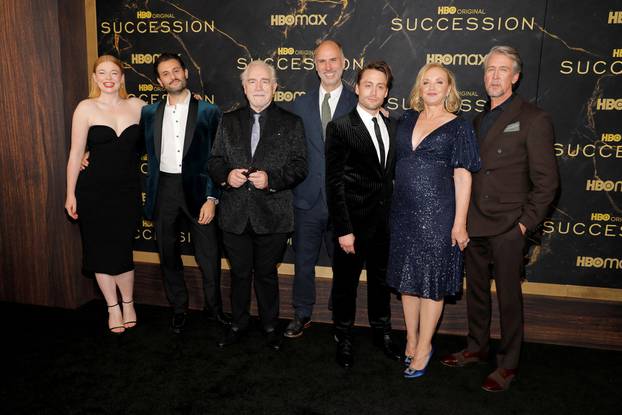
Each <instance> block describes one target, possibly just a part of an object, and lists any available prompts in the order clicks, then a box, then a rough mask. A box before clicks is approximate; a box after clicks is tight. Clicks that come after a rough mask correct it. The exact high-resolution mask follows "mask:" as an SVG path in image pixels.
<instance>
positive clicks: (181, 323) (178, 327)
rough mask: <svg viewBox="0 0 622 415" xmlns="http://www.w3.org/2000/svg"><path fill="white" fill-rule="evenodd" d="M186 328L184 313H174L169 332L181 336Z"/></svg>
mask: <svg viewBox="0 0 622 415" xmlns="http://www.w3.org/2000/svg"><path fill="white" fill-rule="evenodd" d="M185 326H186V313H175V314H173V319H172V320H171V330H172V331H173V333H175V334H181V333H182V332H183V331H184V327H185Z"/></svg>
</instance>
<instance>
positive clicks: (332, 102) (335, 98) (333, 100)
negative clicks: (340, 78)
mask: <svg viewBox="0 0 622 415" xmlns="http://www.w3.org/2000/svg"><path fill="white" fill-rule="evenodd" d="M341 91H343V83H341V84H339V86H338V87H337V88H335V90H333V91H331V92H330V98H328V106H329V107H330V117H331V119H332V118H333V116H334V115H335V110H336V109H337V103H339V98H340V97H341ZM324 95H326V90H325V89H324V88H323V87H322V84H320V101H319V103H318V105H319V108H320V114H322V102H324Z"/></svg>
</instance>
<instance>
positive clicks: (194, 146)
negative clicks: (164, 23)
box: [140, 53, 227, 334]
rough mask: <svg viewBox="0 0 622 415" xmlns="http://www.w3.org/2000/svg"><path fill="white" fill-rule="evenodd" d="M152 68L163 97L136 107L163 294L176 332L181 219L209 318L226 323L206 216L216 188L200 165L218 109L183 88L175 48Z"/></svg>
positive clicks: (180, 303)
mask: <svg viewBox="0 0 622 415" xmlns="http://www.w3.org/2000/svg"><path fill="white" fill-rule="evenodd" d="M154 70H155V74H156V76H157V79H158V82H159V84H160V85H161V86H162V87H163V88H165V89H166V91H167V97H166V98H165V99H163V100H161V101H160V102H158V103H154V104H152V105H148V106H145V107H143V110H142V114H141V121H140V124H141V128H142V131H143V133H144V137H145V146H146V149H147V160H148V175H147V199H146V202H145V217H147V219H153V220H154V223H155V231H156V236H157V244H158V251H159V254H160V264H161V268H162V273H163V274H164V285H165V288H166V295H167V297H168V300H169V302H170V303H171V306H172V308H173V319H172V322H171V328H172V330H173V332H175V333H178V334H179V333H181V332H182V330H183V328H184V326H185V322H186V311H187V309H188V290H187V288H186V284H185V282H184V275H183V263H182V260H181V255H180V253H179V246H178V244H179V241H178V239H179V227H178V223H179V221H180V219H182V218H183V219H184V220H186V221H187V223H188V224H189V228H190V233H191V235H192V243H193V245H194V252H195V258H196V260H197V263H198V264H199V266H200V268H201V273H202V275H203V290H204V295H205V310H206V312H207V313H208V315H209V317H211V318H213V319H216V320H218V321H220V322H221V323H227V320H226V318H225V316H224V314H223V312H222V301H221V294H220V252H219V249H218V237H217V235H218V233H217V232H218V230H217V224H216V221H215V220H213V219H214V216H215V212H216V203H217V202H218V199H217V198H218V189H217V187H216V186H214V183H213V182H212V180H211V179H210V177H209V175H208V172H207V160H208V158H209V156H210V153H211V149H212V142H213V139H214V136H215V134H216V130H217V127H218V122H219V120H220V116H221V111H220V109H219V108H218V107H217V106H215V105H212V104H209V103H207V102H204V101H197V100H196V99H194V97H192V94H191V93H190V91H189V90H188V89H187V88H186V85H187V80H188V70H187V69H186V67H185V64H184V62H183V60H182V59H181V58H180V57H179V56H178V55H177V54H172V53H163V54H161V55H160V56H159V57H158V58H157V59H156V62H155V64H154Z"/></svg>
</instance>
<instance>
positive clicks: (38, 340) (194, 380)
mask: <svg viewBox="0 0 622 415" xmlns="http://www.w3.org/2000/svg"><path fill="white" fill-rule="evenodd" d="M0 313H1V315H2V331H3V336H2V338H3V340H2V343H3V344H4V345H5V352H3V359H2V361H3V363H2V369H1V373H2V375H1V376H2V387H1V390H0V410H1V412H2V413H3V414H13V413H19V414H109V413H110V414H186V413H188V414H340V415H342V414H350V413H352V414H435V415H441V414H442V415H446V414H447V415H448V414H581V415H586V414H620V413H622V389H621V386H622V383H621V382H620V371H621V369H622V353H619V352H613V351H603V350H590V349H581V348H572V347H560V346H552V345H543V344H525V346H524V349H523V360H522V365H521V372H520V373H519V376H518V377H517V379H516V380H515V383H514V384H513V386H512V388H511V389H510V391H508V392H505V393H499V394H491V393H487V392H484V391H483V390H481V389H480V384H481V382H482V381H483V379H484V378H485V377H486V375H487V374H488V373H489V372H490V371H491V370H492V369H493V366H491V365H486V364H481V365H476V366H474V367H467V368H461V369H454V368H448V367H445V366H443V365H441V364H440V363H439V361H438V357H439V356H441V355H443V354H445V353H447V352H453V351H456V350H458V349H460V348H462V346H463V345H464V339H463V338H459V337H454V336H441V335H437V336H436V338H435V340H434V345H435V349H436V354H435V356H434V358H433V361H432V363H431V365H430V368H429V371H428V373H427V374H426V376H425V377H423V378H420V379H415V380H405V379H403V378H402V377H401V371H402V366H401V365H400V364H399V363H397V362H391V361H389V360H388V359H386V358H385V357H384V355H382V354H381V353H380V352H379V351H378V350H376V349H375V348H374V346H373V345H372V344H371V339H370V333H369V330H368V329H364V328H360V329H357V330H356V337H355V353H356V355H355V365H354V367H353V368H352V369H350V370H348V371H346V370H344V369H342V368H340V367H338V366H337V364H336V363H335V361H334V353H335V343H334V341H333V340H332V335H331V329H330V326H329V325H324V324H314V325H312V326H311V328H310V329H308V330H307V331H305V334H304V335H303V336H302V337H301V338H298V339H293V340H290V339H285V341H284V342H283V348H282V350H281V351H279V352H275V351H273V350H271V349H268V348H267V347H266V346H265V339H264V337H263V335H262V334H261V333H260V332H259V331H258V330H253V331H251V332H250V333H249V334H248V336H247V337H246V338H245V339H244V340H243V341H242V343H241V344H239V345H234V346H231V347H230V348H226V349H223V350H221V349H218V348H217V346H216V341H217V339H218V338H219V337H220V335H221V329H220V328H219V327H218V326H217V325H216V324H215V323H208V322H206V321H204V320H203V317H202V314H201V313H198V312H193V313H190V315H189V322H188V327H187V330H186V331H185V332H184V333H183V335H181V336H175V335H173V334H172V333H171V332H169V330H168V324H169V318H170V314H169V310H168V309H166V308H161V307H153V306H145V305H138V306H137V313H138V318H139V325H138V326H137V327H136V328H135V329H132V330H130V331H127V332H126V333H125V334H124V335H122V336H112V335H110V334H108V332H107V331H106V318H107V312H106V308H105V304H104V303H103V302H101V301H94V302H91V303H89V304H87V305H86V306H84V307H82V308H80V309H78V310H62V309H55V308H46V307H36V306H25V305H18V304H12V303H0ZM396 337H397V338H398V340H400V342H403V339H404V333H403V332H398V333H397V336H396ZM495 345H496V344H495ZM6 346H8V349H9V350H8V351H7V350H6Z"/></svg>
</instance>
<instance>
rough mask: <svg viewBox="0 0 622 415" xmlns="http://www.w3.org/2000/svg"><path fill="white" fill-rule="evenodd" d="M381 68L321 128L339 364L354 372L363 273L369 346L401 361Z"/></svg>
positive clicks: (374, 66)
mask: <svg viewBox="0 0 622 415" xmlns="http://www.w3.org/2000/svg"><path fill="white" fill-rule="evenodd" d="M391 80H392V75H391V68H390V67H389V65H387V64H386V63H385V62H383V61H378V62H372V63H370V64H368V65H366V66H365V67H364V68H363V69H361V70H360V72H359V73H358V75H357V80H356V88H355V92H356V94H357V95H358V104H357V106H356V108H354V109H353V110H352V111H351V112H350V113H348V114H346V115H345V116H343V117H340V118H338V119H336V120H333V121H332V122H330V123H329V124H328V126H327V128H326V196H327V199H328V210H329V214H330V217H331V220H332V221H333V227H334V236H335V237H336V238H337V241H336V242H337V243H336V244H335V249H334V254H333V321H334V327H335V339H336V340H337V363H339V364H340V365H341V366H343V367H346V368H348V367H350V366H352V364H353V354H352V334H351V332H352V326H353V325H354V319H355V314H356V293H357V288H358V281H359V276H360V274H361V271H362V270H363V267H364V266H365V268H366V270H367V304H368V317H369V324H370V326H371V328H372V333H373V338H374V343H375V344H376V345H377V346H378V347H380V349H381V350H382V351H383V352H384V353H385V355H387V357H389V358H391V359H395V360H399V358H400V354H399V353H398V352H396V351H395V347H394V345H393V342H392V340H391V309H390V292H389V288H388V287H387V285H386V280H385V277H386V268H387V260H388V256H389V211H390V202H391V194H392V192H393V170H394V163H395V145H394V142H393V140H394V132H395V122H393V121H391V120H390V119H388V118H385V117H383V116H382V114H381V112H380V107H381V106H382V104H383V102H384V100H385V98H386V97H387V94H388V92H389V88H390V85H391Z"/></svg>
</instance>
